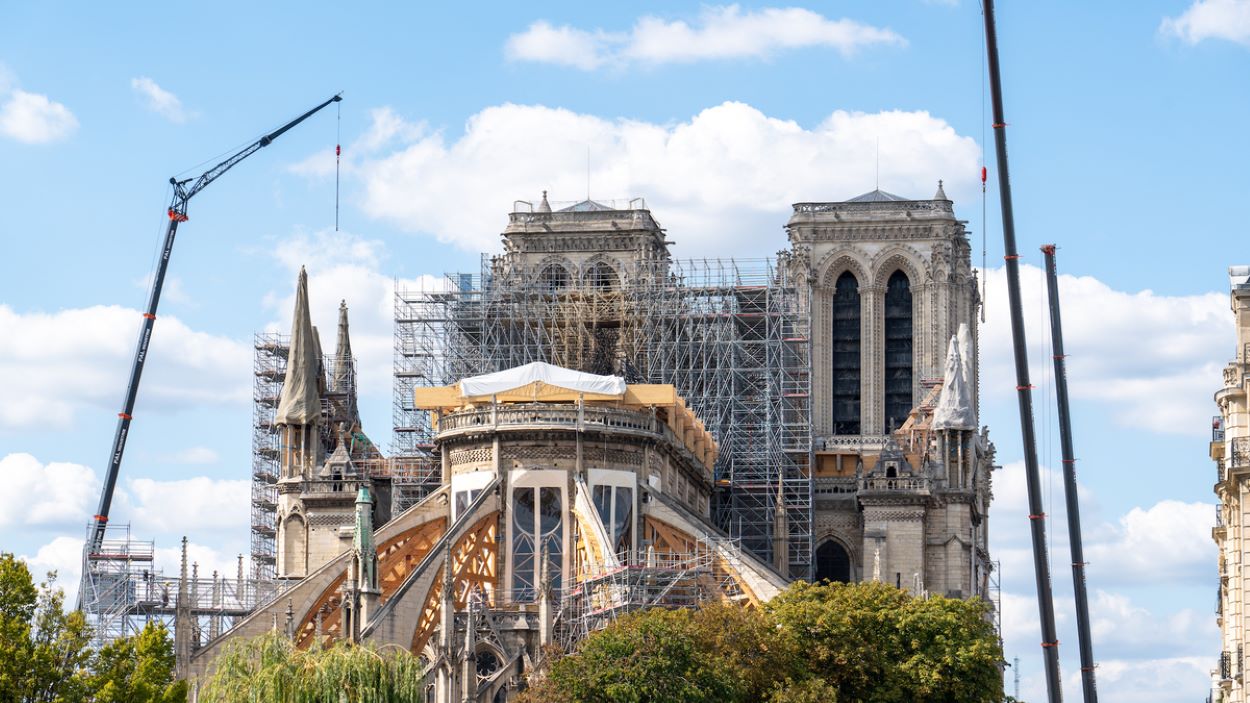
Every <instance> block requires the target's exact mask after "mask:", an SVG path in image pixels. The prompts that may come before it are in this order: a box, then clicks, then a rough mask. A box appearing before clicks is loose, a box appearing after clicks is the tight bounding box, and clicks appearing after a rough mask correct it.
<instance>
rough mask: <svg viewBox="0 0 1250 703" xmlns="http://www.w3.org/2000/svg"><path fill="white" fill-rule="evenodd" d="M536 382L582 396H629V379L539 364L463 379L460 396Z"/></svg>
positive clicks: (534, 363)
mask: <svg viewBox="0 0 1250 703" xmlns="http://www.w3.org/2000/svg"><path fill="white" fill-rule="evenodd" d="M535 381H542V382H543V383H545V384H547V385H549V386H557V387H559V388H565V389H568V390H571V391H575V392H578V393H598V394H600V395H623V394H624V393H625V379H623V378H621V377H620V376H596V375H595V374H593V373H582V372H581V371H574V370H572V369H566V368H562V367H559V366H553V365H551V364H547V363H543V362H541V361H535V362H533V363H530V364H526V365H524V366H517V367H516V368H512V369H504V370H503V371H496V372H495V373H488V374H483V375H481V376H472V377H470V378H466V379H463V380H461V381H460V394H461V395H462V396H465V397H471V396H480V395H493V394H495V393H504V392H506V391H510V390H512V389H514V388H521V387H522V386H528V385H529V384H531V383H533V382H535Z"/></svg>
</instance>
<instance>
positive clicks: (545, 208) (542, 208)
mask: <svg viewBox="0 0 1250 703" xmlns="http://www.w3.org/2000/svg"><path fill="white" fill-rule="evenodd" d="M536 212H551V203H549V202H547V191H545V190H544V191H543V201H542V202H541V203H539V204H538V210H536Z"/></svg>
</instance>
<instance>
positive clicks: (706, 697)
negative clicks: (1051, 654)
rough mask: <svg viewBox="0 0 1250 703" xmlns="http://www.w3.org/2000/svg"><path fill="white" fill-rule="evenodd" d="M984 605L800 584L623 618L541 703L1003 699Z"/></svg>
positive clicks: (554, 669)
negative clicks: (766, 597)
mask: <svg viewBox="0 0 1250 703" xmlns="http://www.w3.org/2000/svg"><path fill="white" fill-rule="evenodd" d="M986 607H987V606H986V605H985V604H984V603H982V602H981V601H978V600H971V601H964V600H957V599H949V598H941V597H933V598H928V599H923V598H913V597H912V596H910V595H909V594H908V593H907V592H906V591H902V590H900V589H897V588H895V587H893V586H889V585H886V584H881V583H863V584H818V585H814V584H809V583H802V582H800V583H795V584H793V585H792V586H791V587H790V588H789V589H787V590H786V592H784V593H783V594H781V595H780V596H778V597H777V598H776V599H774V600H773V601H772V602H771V603H769V604H768V605H767V606H766V607H765V608H764V609H762V610H759V609H747V608H737V607H732V606H713V607H708V608H704V609H702V610H697V611H690V610H680V611H667V610H651V611H646V612H640V613H634V614H631V615H629V616H626V617H623V618H621V619H620V620H618V621H617V622H616V623H614V624H613V625H612V626H610V627H608V628H606V629H604V630H602V631H600V632H597V633H595V634H593V635H591V636H590V637H589V638H588V639H587V640H586V641H585V642H584V643H583V644H582V647H581V649H580V650H579V651H578V652H576V653H574V654H571V655H569V656H565V657H562V658H559V659H557V660H556V661H555V662H554V663H553V664H552V665H551V668H550V670H549V671H548V672H547V674H546V676H545V677H543V678H542V679H541V680H539V681H536V682H535V683H534V685H533V686H532V687H531V689H530V690H529V691H528V692H527V698H526V699H525V700H526V701H529V702H532V703H537V702H539V701H544V702H547V701H551V702H553V703H590V702H591V701H595V702H604V703H667V702H669V701H673V702H677V701H696V702H697V701H723V702H725V703H765V702H766V703H815V702H817V701H819V702H821V703H828V702H830V701H842V702H843V703H848V702H853V701H854V702H863V703H895V702H900V703H901V702H902V701H908V702H911V701H932V702H935V703H936V702H940V701H959V702H960V703H991V702H995V701H1000V700H1002V685H1001V677H1000V673H999V663H1000V661H1001V652H1000V650H999V645H998V638H997V636H996V634H995V633H994V630H993V627H992V625H991V624H990V623H989V621H988V619H987V618H986Z"/></svg>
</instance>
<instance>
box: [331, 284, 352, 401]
mask: <svg viewBox="0 0 1250 703" xmlns="http://www.w3.org/2000/svg"><path fill="white" fill-rule="evenodd" d="M331 383H332V384H333V385H332V386H331V389H332V390H334V391H337V392H339V393H346V392H348V391H350V390H351V389H352V386H353V383H352V340H351V337H350V336H349V335H348V331H347V301H346V300H341V301H339V338H338V346H337V347H336V348H335V350H334V378H333V379H332V381H331Z"/></svg>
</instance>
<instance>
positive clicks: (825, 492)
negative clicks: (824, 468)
mask: <svg viewBox="0 0 1250 703" xmlns="http://www.w3.org/2000/svg"><path fill="white" fill-rule="evenodd" d="M812 491H813V492H814V494H815V497H816V499H817V500H819V499H820V498H829V497H833V496H845V495H855V493H857V492H858V491H859V479H857V478H855V477H854V476H845V477H843V476H825V477H820V476H818V477H816V478H815V479H813V480H812Z"/></svg>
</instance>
